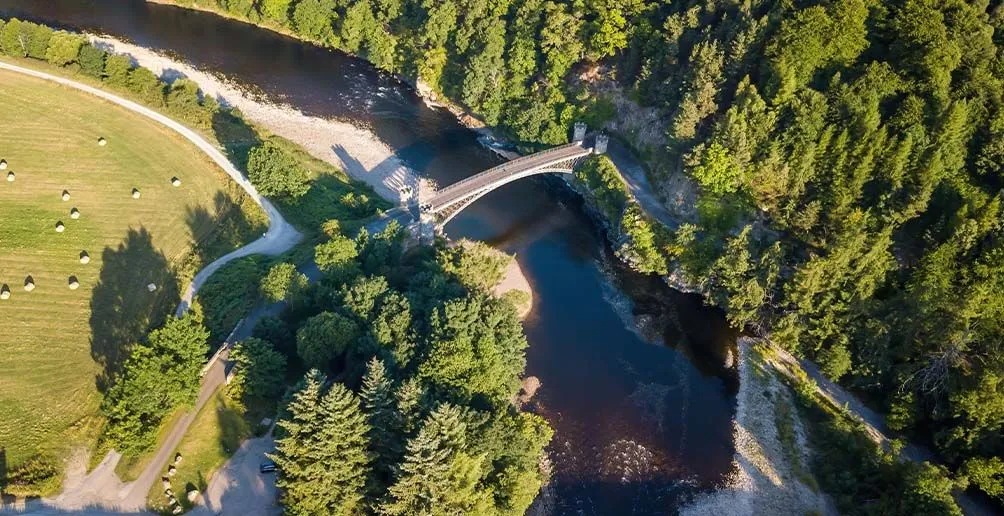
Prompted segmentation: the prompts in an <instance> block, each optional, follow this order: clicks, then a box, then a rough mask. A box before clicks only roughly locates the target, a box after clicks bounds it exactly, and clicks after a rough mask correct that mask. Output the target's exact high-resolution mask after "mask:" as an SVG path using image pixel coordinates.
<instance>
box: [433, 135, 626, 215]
mask: <svg viewBox="0 0 1004 516" xmlns="http://www.w3.org/2000/svg"><path fill="white" fill-rule="evenodd" d="M585 132H586V128H585V124H581V123H577V124H575V137H574V138H573V140H574V141H573V142H572V143H569V144H566V145H562V146H560V147H554V148H552V149H548V150H545V151H541V152H538V153H536V154H530V155H528V156H522V157H520V158H516V159H514V160H512V161H508V162H506V163H503V164H501V165H498V166H496V167H492V168H490V169H488V170H485V171H484V172H481V173H479V174H475V175H473V176H470V177H468V178H466V179H462V180H460V181H457V182H456V183H453V184H451V185H449V186H447V187H444V188H441V189H439V190H437V191H436V192H434V193H433V194H432V195H431V196H429V197H428V198H425V199H423V200H422V202H421V204H420V205H419V209H420V210H421V219H422V222H423V224H432V225H433V226H435V227H439V228H441V227H443V226H445V225H446V223H448V222H449V221H450V220H452V219H453V217H456V216H457V214H459V213H460V212H461V211H463V210H464V208H467V207H468V206H470V205H471V204H473V203H474V202H475V201H477V200H478V199H480V198H482V197H484V196H485V195H487V194H488V193H490V192H492V191H493V190H495V189H497V188H500V187H502V186H504V185H507V184H509V183H511V182H513V181H518V180H520V179H523V178H525V177H530V176H534V175H538V174H548V173H559V174H571V173H572V172H573V171H574V169H575V167H576V165H578V164H579V162H581V161H582V160H583V159H584V158H586V157H587V156H589V155H590V154H592V153H594V152H595V153H597V154H601V153H603V152H605V151H606V146H607V137H606V136H604V135H598V136H596V138H595V142H594V146H593V147H588V146H586V142H585Z"/></svg>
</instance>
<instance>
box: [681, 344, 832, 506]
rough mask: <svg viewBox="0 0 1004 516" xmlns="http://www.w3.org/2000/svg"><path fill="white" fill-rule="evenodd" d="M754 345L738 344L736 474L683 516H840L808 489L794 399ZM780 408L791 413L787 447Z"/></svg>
mask: <svg viewBox="0 0 1004 516" xmlns="http://www.w3.org/2000/svg"><path fill="white" fill-rule="evenodd" d="M754 345H755V341H754V340H753V339H750V338H746V337H743V338H740V339H739V343H738V347H739V394H738V396H737V403H736V418H735V420H734V421H733V423H732V425H733V439H734V440H735V445H736V453H735V456H734V457H733V471H732V473H731V474H730V475H729V476H728V478H727V479H726V481H725V485H723V486H721V488H720V489H719V490H717V491H715V492H712V493H709V494H707V495H705V496H702V497H699V498H698V499H697V500H695V501H694V502H693V503H691V504H690V505H688V506H686V507H684V508H683V509H682V510H681V511H680V514H681V515H684V516H720V515H723V514H729V515H737V516H738V515H755V514H836V510H835V508H833V507H832V504H830V503H829V502H828V500H827V499H826V496H825V495H824V494H822V493H820V492H818V491H817V490H814V489H813V488H812V487H809V486H808V485H806V482H805V481H806V480H808V479H809V478H811V477H810V475H811V474H809V473H808V471H809V467H808V460H809V457H808V446H807V443H806V434H805V430H804V429H803V428H802V424H801V421H800V420H799V418H798V415H797V411H796V410H795V407H794V405H793V404H794V403H795V400H794V399H793V396H792V394H791V393H790V392H789V391H788V388H787V387H786V386H785V385H784V384H782V383H781V382H780V380H778V378H777V377H776V376H775V374H776V373H775V372H774V370H773V367H772V366H771V365H770V364H768V363H767V361H766V360H764V358H763V357H762V356H760V355H759V353H758V351H757V350H756V349H754ZM779 404H787V405H788V406H789V407H790V408H791V411H790V413H789V414H787V415H788V416H790V421H791V425H792V427H791V428H792V431H793V434H794V436H793V438H789V439H791V440H789V442H787V443H785V442H784V441H785V440H784V438H783V437H782V436H781V435H780V432H779V430H778V425H777V423H776V421H777V418H778V417H780V416H779V411H778V406H779ZM786 446H787V447H788V450H787V451H786V449H785V447H786ZM792 449H794V450H795V451H794V453H792ZM792 455H794V456H792Z"/></svg>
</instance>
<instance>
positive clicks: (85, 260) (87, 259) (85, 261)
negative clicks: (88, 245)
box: [80, 251, 91, 265]
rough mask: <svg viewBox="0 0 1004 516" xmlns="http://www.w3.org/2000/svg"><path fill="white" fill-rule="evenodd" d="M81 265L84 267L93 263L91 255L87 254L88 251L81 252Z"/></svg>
mask: <svg viewBox="0 0 1004 516" xmlns="http://www.w3.org/2000/svg"><path fill="white" fill-rule="evenodd" d="M80 263H82V264H84V265H87V264H88V263H91V255H89V254H87V251H80Z"/></svg>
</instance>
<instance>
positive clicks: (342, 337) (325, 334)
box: [296, 312, 359, 368]
mask: <svg viewBox="0 0 1004 516" xmlns="http://www.w3.org/2000/svg"><path fill="white" fill-rule="evenodd" d="M358 336H359V328H358V327H357V326H356V323H355V322H353V321H352V320H351V319H349V318H347V317H345V316H343V315H341V314H338V313H334V312H323V313H321V314H318V315H315V316H314V317H311V318H310V319H307V321H306V322H305V323H304V324H303V326H302V327H301V328H300V329H299V330H297V332H296V351H297V354H298V355H299V356H300V358H302V359H303V362H304V363H305V364H307V365H308V366H310V367H316V368H325V367H326V366H327V365H328V363H329V362H331V361H332V360H333V359H334V358H335V357H337V356H339V355H341V354H342V353H344V352H345V351H347V350H348V349H349V346H350V345H351V344H353V343H354V342H355V340H356V338H357V337H358Z"/></svg>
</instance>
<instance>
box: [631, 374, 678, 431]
mask: <svg viewBox="0 0 1004 516" xmlns="http://www.w3.org/2000/svg"><path fill="white" fill-rule="evenodd" d="M675 388H677V386H669V385H664V384H661V383H639V384H638V387H637V388H636V389H635V391H634V392H633V393H631V395H630V396H628V399H629V400H631V403H632V404H634V406H636V407H638V410H639V411H640V412H641V415H642V416H641V417H642V420H643V421H645V422H646V423H649V424H655V426H656V428H658V429H659V432H660V433H661V432H663V426H664V422H665V421H666V396H667V395H668V394H669V391H671V390H673V389H675Z"/></svg>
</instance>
